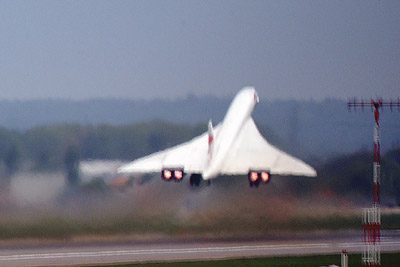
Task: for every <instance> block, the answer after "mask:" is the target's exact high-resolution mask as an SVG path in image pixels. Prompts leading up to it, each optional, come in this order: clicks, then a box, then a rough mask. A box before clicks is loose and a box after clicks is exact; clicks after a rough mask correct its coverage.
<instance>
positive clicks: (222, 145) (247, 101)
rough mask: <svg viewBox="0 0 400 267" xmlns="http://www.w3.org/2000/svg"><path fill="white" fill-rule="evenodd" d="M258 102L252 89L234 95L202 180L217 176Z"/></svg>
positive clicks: (248, 88)
mask: <svg viewBox="0 0 400 267" xmlns="http://www.w3.org/2000/svg"><path fill="white" fill-rule="evenodd" d="M258 101H259V100H258V96H257V92H256V90H255V89H254V88H252V87H246V88H243V89H242V90H241V91H240V92H239V93H238V94H237V95H236V97H235V98H234V100H233V101H232V104H231V105H230V107H229V109H228V112H227V113H226V115H225V118H224V120H223V121H222V125H221V128H220V130H219V132H218V134H217V136H216V137H215V141H214V142H215V143H214V145H213V148H212V149H213V151H212V158H211V159H210V161H209V163H208V166H207V168H206V169H205V171H204V172H203V179H204V180H210V179H213V178H216V177H217V176H218V175H219V173H220V170H221V168H222V167H223V163H224V159H225V157H226V156H227V154H228V153H229V149H230V148H231V146H232V145H233V143H234V141H235V140H236V138H237V136H238V135H239V133H240V130H241V129H242V127H243V125H244V123H245V122H246V121H247V119H248V118H249V117H250V115H251V113H252V112H253V109H254V106H255V105H256V104H257V103H258Z"/></svg>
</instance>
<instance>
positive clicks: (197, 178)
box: [189, 174, 203, 187]
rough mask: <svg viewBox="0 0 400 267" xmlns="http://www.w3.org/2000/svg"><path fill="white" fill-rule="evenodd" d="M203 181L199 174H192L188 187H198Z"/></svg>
mask: <svg viewBox="0 0 400 267" xmlns="http://www.w3.org/2000/svg"><path fill="white" fill-rule="evenodd" d="M202 180H203V177H202V176H201V174H192V175H190V179H189V182H190V186H192V187H199V186H200V183H201V181H202Z"/></svg>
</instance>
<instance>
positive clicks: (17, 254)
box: [0, 231, 400, 267]
mask: <svg viewBox="0 0 400 267" xmlns="http://www.w3.org/2000/svg"><path fill="white" fill-rule="evenodd" d="M380 246H381V250H382V253H391V254H388V256H383V257H382V262H385V265H384V266H398V265H389V264H391V262H396V261H397V260H398V257H399V255H400V232H399V231H385V232H384V233H383V236H382V240H381V243H380ZM363 248H364V243H363V242H362V240H361V236H360V233H359V232H341V233H331V234H319V235H306V236H303V237H295V236H293V237H292V238H290V237H287V238H280V239H278V238H275V239H271V238H264V239H247V240H246V239H236V240H234V239H231V240H215V239H214V240H169V241H168V240H153V241H149V240H148V241H141V242H139V241H130V242H114V243H110V242H105V243H103V242H86V243H79V242H76V243H71V242H68V241H67V242H58V243H48V244H37V243H31V244H22V243H14V244H3V245H1V249H0V266H7V267H13V266H18V267H22V266H24V267H37V266H107V265H117V264H125V266H126V264H131V266H135V265H133V264H149V263H159V264H160V265H158V266H164V265H162V264H166V263H173V265H165V266H187V265H186V263H188V262H190V263H192V264H194V265H192V266H205V265H207V266H210V267H211V266H213V265H212V264H215V263H213V261H215V262H216V264H217V266H221V264H226V266H228V265H229V266H259V265H257V264H261V263H266V264H267V263H268V262H269V264H272V263H274V262H281V263H282V264H283V263H287V264H289V265H272V266H306V265H300V264H306V263H310V265H308V266H324V265H329V264H337V262H338V260H340V253H341V251H342V250H343V249H345V250H346V251H348V253H349V254H350V255H351V256H350V260H351V262H355V263H357V262H358V264H356V265H350V266H359V265H360V262H361V252H362V251H363ZM320 255H328V256H327V257H326V258H325V256H324V257H322V256H320ZM308 256H314V257H308ZM292 257H293V258H292ZM357 258H358V260H357ZM232 259H234V261H231V260H232ZM250 259H255V260H250ZM227 260H228V261H227ZM237 260H238V261H237ZM328 260H329V261H328ZM204 261H205V263H204ZM209 261H211V262H209ZM202 262H203V263H202ZM271 262H272V263H271ZM312 262H318V264H316V265H311V263H312ZM397 262H398V261H397ZM230 263H232V264H235V265H230ZM290 263H293V264H291V265H290ZM294 263H296V264H297V263H298V264H299V265H296V264H294ZM182 264H183V265H182ZM196 264H199V265H196ZM242 264H249V265H242ZM254 264H255V265H254ZM117 266H118V265H117ZM122 266H124V265H122ZM128 266H129V265H128ZM144 266H146V265H144ZM149 266H153V265H149ZM188 266H190V265H188ZM222 266H223V265H222ZM263 266H265V265H263ZM266 266H268V265H266Z"/></svg>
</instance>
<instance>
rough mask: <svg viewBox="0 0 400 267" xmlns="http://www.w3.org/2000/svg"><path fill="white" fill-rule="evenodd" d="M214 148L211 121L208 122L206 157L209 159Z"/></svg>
mask: <svg viewBox="0 0 400 267" xmlns="http://www.w3.org/2000/svg"><path fill="white" fill-rule="evenodd" d="M213 147H214V128H213V125H212V121H211V120H209V121H208V157H209V159H211V157H212V151H213Z"/></svg>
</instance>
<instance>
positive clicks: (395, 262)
mask: <svg viewBox="0 0 400 267" xmlns="http://www.w3.org/2000/svg"><path fill="white" fill-rule="evenodd" d="M381 260H382V266H385V267H398V266H399V262H400V253H384V254H382V258H381ZM332 264H335V265H337V266H340V255H317V256H301V257H271V258H254V259H237V260H216V261H204V262H174V263H148V264H127V265H112V266H114V267H134V266H143V267H184V266H188V267H214V266H215V267H217V266H218V267H224V266H230V267H235V266H238V267H239V266H240V267H261V266H263V267H268V266H270V267H310V266H329V265H332ZM361 265H362V264H361V255H360V254H350V255H349V266H361ZM101 266H105V265H101ZM93 267H95V266H93ZM96 267H99V266H96Z"/></svg>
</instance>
